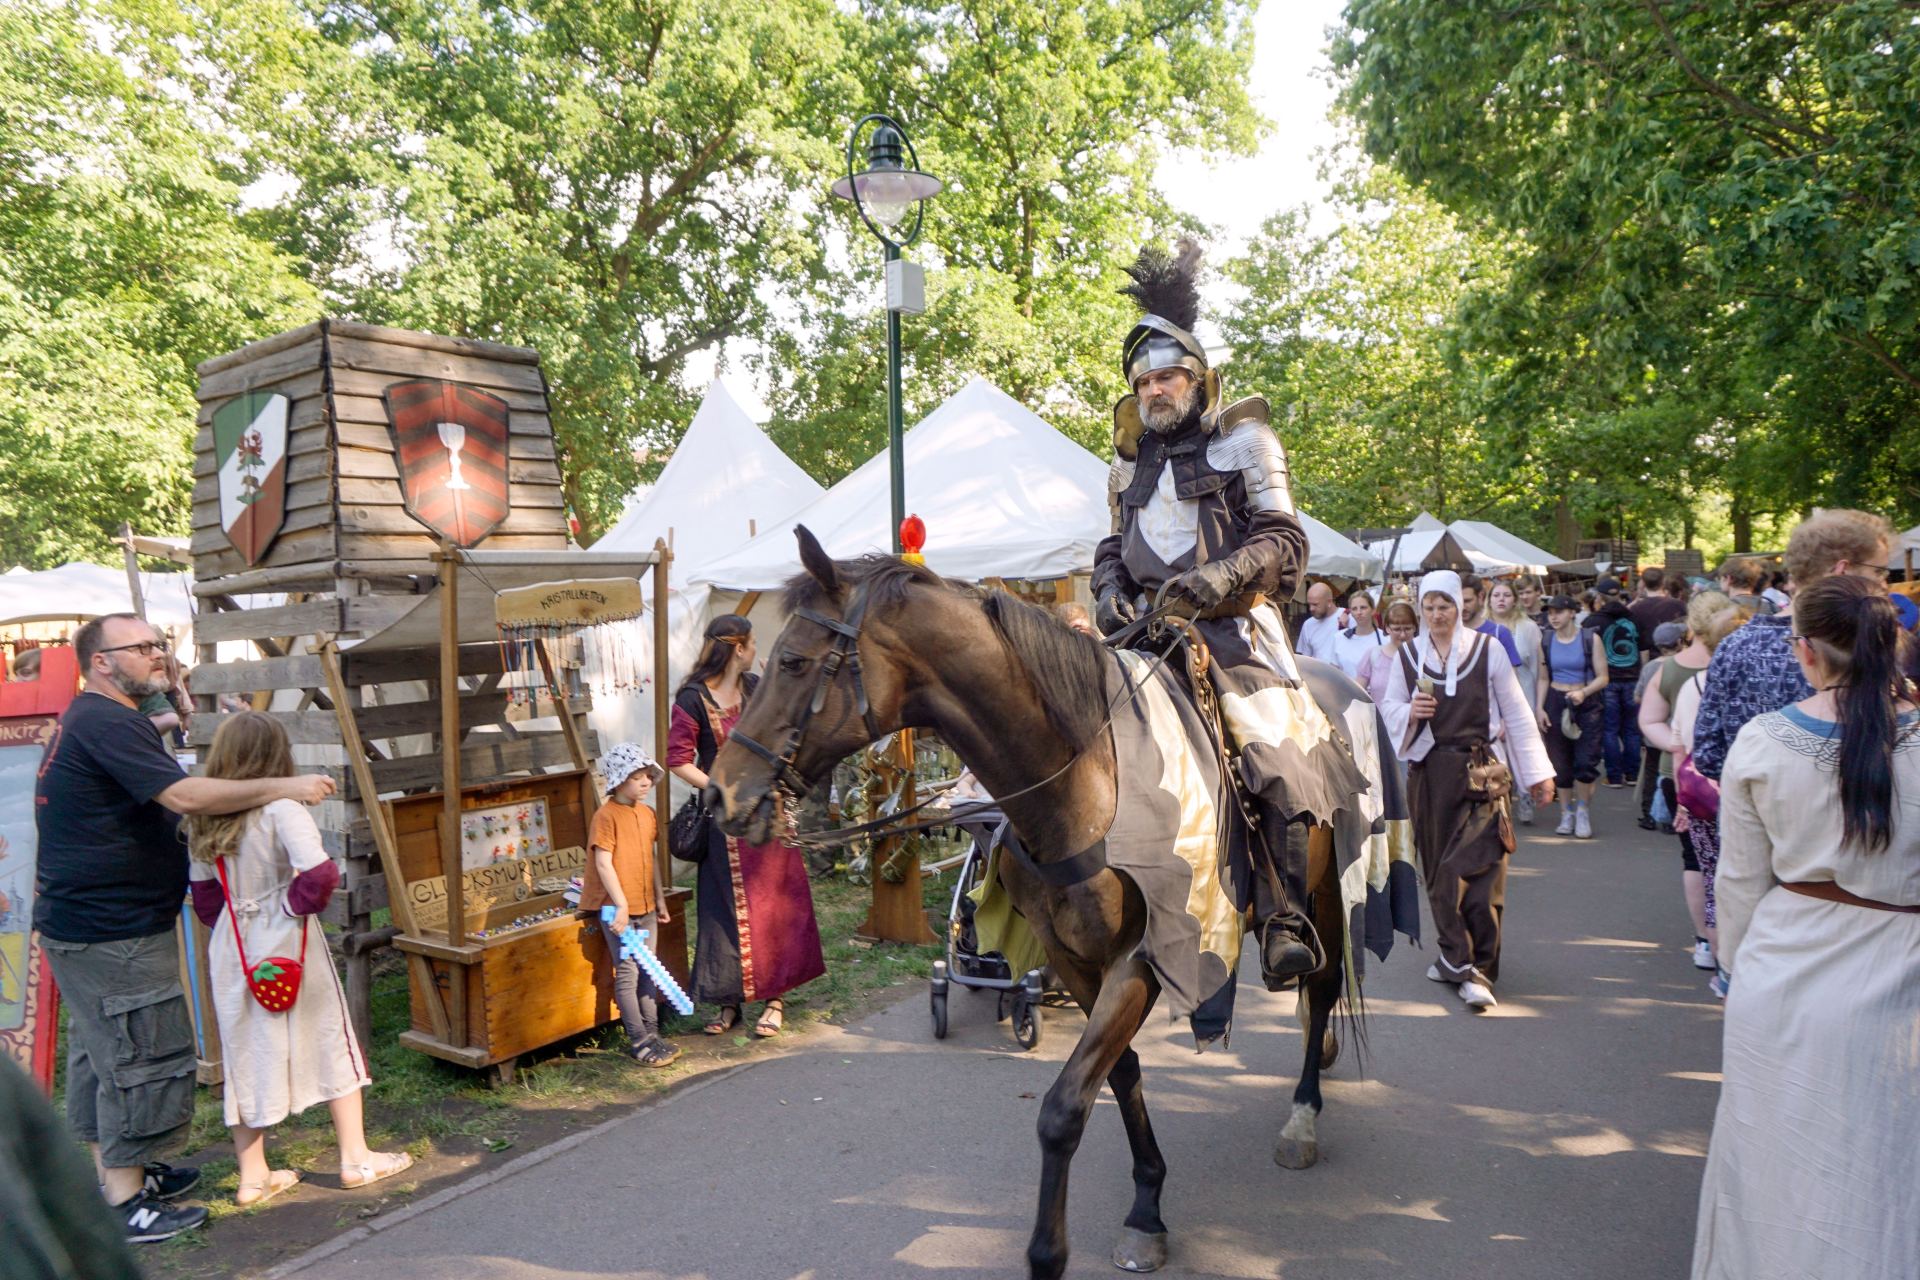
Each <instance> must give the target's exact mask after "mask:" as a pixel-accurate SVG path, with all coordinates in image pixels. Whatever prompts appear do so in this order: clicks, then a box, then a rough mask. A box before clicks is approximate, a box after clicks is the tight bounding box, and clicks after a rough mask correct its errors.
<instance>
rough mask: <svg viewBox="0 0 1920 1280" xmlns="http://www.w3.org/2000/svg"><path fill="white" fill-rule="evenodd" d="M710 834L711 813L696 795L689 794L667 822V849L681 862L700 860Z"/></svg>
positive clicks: (708, 846) (711, 833)
mask: <svg viewBox="0 0 1920 1280" xmlns="http://www.w3.org/2000/svg"><path fill="white" fill-rule="evenodd" d="M712 835H713V815H712V814H711V813H709V812H708V811H707V806H706V804H705V803H704V802H703V801H702V800H701V799H700V797H699V796H698V795H691V796H688V797H687V802H686V803H685V804H683V805H681V806H680V811H679V812H678V813H676V814H674V815H673V821H672V822H669V823H668V824H667V849H668V850H669V851H670V852H671V853H672V854H673V856H674V857H676V858H678V859H680V861H682V862H702V861H704V860H705V859H706V856H707V850H708V849H709V848H711V847H712V846H711V845H710V844H709V841H710V840H711V839H712Z"/></svg>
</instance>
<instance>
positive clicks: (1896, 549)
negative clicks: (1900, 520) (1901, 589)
mask: <svg viewBox="0 0 1920 1280" xmlns="http://www.w3.org/2000/svg"><path fill="white" fill-rule="evenodd" d="M1909 554H1911V555H1912V556H1913V563H1914V567H1915V568H1916V569H1920V524H1917V525H1915V526H1913V528H1911V529H1909V530H1907V531H1906V532H1905V533H1900V534H1895V535H1894V538H1893V545H1892V547H1891V548H1889V549H1888V551H1887V568H1889V569H1891V570H1893V571H1894V572H1895V573H1903V572H1905V571H1906V568H1907V556H1908V555H1909Z"/></svg>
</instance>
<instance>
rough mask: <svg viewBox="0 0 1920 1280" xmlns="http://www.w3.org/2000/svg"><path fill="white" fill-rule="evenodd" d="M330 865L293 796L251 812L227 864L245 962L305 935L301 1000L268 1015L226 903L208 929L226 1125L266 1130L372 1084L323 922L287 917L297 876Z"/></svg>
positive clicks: (291, 949)
mask: <svg viewBox="0 0 1920 1280" xmlns="http://www.w3.org/2000/svg"><path fill="white" fill-rule="evenodd" d="M326 861H327V851H326V849H325V848H324V847H322V845H321V843H320V830H319V828H318V827H316V826H315V825H314V822H313V818H312V816H311V815H310V814H308V812H307V809H306V806H304V805H301V804H298V803H296V802H294V801H292V800H275V801H274V802H273V803H271V804H269V805H265V806H263V807H262V808H259V809H256V810H254V811H253V813H251V814H250V815H248V817H247V820H246V825H245V826H243V827H242V828H241V830H240V838H239V841H238V842H237V844H236V846H235V848H234V853H233V856H232V857H231V858H229V859H227V868H226V870H227V883H228V886H229V887H230V888H231V889H232V892H233V915H234V919H235V920H236V921H237V922H238V923H239V926H240V936H241V938H242V939H244V941H245V943H246V953H247V959H248V960H249V961H250V962H251V963H253V964H255V965H257V964H259V963H260V961H262V960H264V959H266V958H267V957H269V956H287V957H289V958H298V957H299V955H300V939H301V934H302V933H303V932H304V933H305V934H306V939H307V962H306V966H305V968H304V970H303V972H302V977H301V981H300V995H299V998H298V999H296V1000H295V1001H294V1002H293V1007H292V1008H291V1009H288V1010H287V1011H286V1012H285V1013H269V1012H268V1011H267V1010H266V1009H265V1008H263V1007H261V1005H260V1003H259V1002H258V1001H257V1000H255V999H254V998H253V992H252V991H251V990H249V989H248V987H247V975H246V973H245V971H244V970H243V969H242V968H241V965H240V948H239V946H238V945H237V944H236V942H235V940H234V930H233V926H232V925H231V924H229V923H228V921H227V919H226V915H227V905H226V903H225V902H224V901H222V902H221V904H220V912H221V915H220V918H219V919H216V920H215V921H214V923H213V924H212V925H211V926H210V927H211V929H212V933H211V935H210V936H209V937H208V940H207V970H208V976H209V980H210V983H209V985H210V986H211V988H212V991H213V1007H214V1012H215V1014H216V1015H217V1016H218V1017H219V1021H220V1049H221V1055H222V1058H223V1060H224V1062H223V1067H224V1070H225V1073H226V1075H225V1083H224V1086H223V1090H222V1101H223V1103H224V1110H225V1119H226V1123H227V1124H228V1125H229V1126H232V1125H236V1124H243V1125H246V1126H247V1127H248V1128H250V1129H266V1128H270V1127H272V1126H273V1125H276V1124H278V1123H280V1122H281V1121H282V1120H285V1119H286V1118H287V1117H288V1116H290V1115H295V1114H297V1113H299V1112H301V1111H305V1110H306V1109H307V1108H308V1107H312V1106H317V1105H319V1104H320V1103H322V1102H331V1101H333V1100H334V1099H335V1098H341V1097H345V1096H346V1095H347V1094H350V1093H353V1092H355V1091H357V1090H359V1089H361V1088H363V1087H364V1086H366V1085H367V1084H369V1083H371V1077H370V1076H369V1075H368V1073H367V1060H366V1055H365V1054H363V1053H362V1052H361V1050H360V1045H359V1042H358V1041H357V1040H355V1039H354V1034H353V1024H352V1021H351V1020H350V1019H349V1018H348V1017H347V1000H346V995H345V993H344V992H342V990H341V989H340V978H339V975H338V974H336V973H335V972H334V969H333V960H332V955H331V953H330V952H329V951H328V949H327V937H326V933H325V931H324V930H322V928H321V926H320V919H319V917H318V916H317V915H294V914H292V912H291V910H290V905H289V902H288V890H289V889H290V888H291V887H292V885H293V881H294V878H295V877H297V876H299V875H300V874H301V873H302V872H306V871H311V870H313V869H315V868H316V867H320V866H322V865H323V864H325V863H326ZM190 874H191V875H192V878H193V879H195V880H198V881H209V880H213V879H214V878H215V870H214V868H213V866H212V865H211V864H209V863H205V862H195V863H194V864H193V866H192V868H191V872H190Z"/></svg>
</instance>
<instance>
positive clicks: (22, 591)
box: [0, 561, 199, 629]
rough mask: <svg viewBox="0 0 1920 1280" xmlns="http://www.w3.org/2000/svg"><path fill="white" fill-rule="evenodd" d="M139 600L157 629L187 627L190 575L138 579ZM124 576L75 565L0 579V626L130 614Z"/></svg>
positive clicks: (193, 606)
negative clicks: (144, 605)
mask: <svg viewBox="0 0 1920 1280" xmlns="http://www.w3.org/2000/svg"><path fill="white" fill-rule="evenodd" d="M140 594H141V597H142V598H143V599H144V601H145V603H146V611H147V620H148V621H149V622H151V623H153V624H154V625H155V626H156V627H172V628H176V629H181V628H186V627H191V626H192V625H193V616H194V614H195V613H197V612H198V611H199V602H198V601H196V600H195V599H194V598H193V575H192V574H187V573H142V574H141V575H140ZM132 612H133V593H132V592H131V591H129V590H128V589H127V571H126V570H125V569H124V568H109V567H107V566H106V565H100V564H86V563H84V562H80V561H75V562H73V563H71V564H63V565H61V566H60V567H59V568H57V569H43V570H41V571H40V572H38V573H34V572H30V571H21V572H9V573H6V574H4V575H0V626H4V625H9V624H14V623H28V622H84V621H86V620H87V619H89V618H98V617H102V616H104V615H106V614H109V613H132Z"/></svg>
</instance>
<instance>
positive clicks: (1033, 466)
mask: <svg viewBox="0 0 1920 1280" xmlns="http://www.w3.org/2000/svg"><path fill="white" fill-rule="evenodd" d="M904 450H905V467H906V476H907V511H908V512H909V513H912V514H916V515H918V516H919V517H920V518H921V519H922V520H924V521H926V524H927V550H926V556H927V564H928V567H930V568H932V569H934V570H935V571H936V572H939V573H942V574H945V575H947V576H949V577H954V578H960V579H964V580H968V581H978V580H979V579H982V578H992V577H999V578H1059V577H1064V576H1066V575H1067V574H1069V573H1073V572H1085V571H1086V570H1087V569H1088V567H1089V566H1091V565H1092V564H1093V548H1094V546H1095V544H1096V543H1098V542H1099V541H1100V539H1101V538H1103V537H1105V536H1106V532H1107V526H1108V523H1109V521H1108V516H1107V464H1106V463H1104V462H1102V461H1100V459H1098V458H1096V457H1094V456H1093V455H1092V454H1091V453H1089V452H1087V451H1086V450H1085V449H1083V448H1081V447H1080V446H1079V445H1077V444H1075V443H1074V442H1073V441H1071V440H1069V439H1068V438H1067V437H1066V436H1063V435H1061V434H1060V433H1059V432H1058V431H1056V430H1054V428H1052V427H1051V426H1049V425H1047V423H1046V422H1045V421H1044V420H1042V419H1041V418H1040V417H1039V415H1037V414H1035V413H1034V412H1033V411H1032V410H1031V409H1028V408H1027V407H1026V406H1025V405H1023V404H1021V403H1020V402H1019V401H1017V400H1015V399H1014V398H1013V397H1012V396H1009V395H1008V394H1007V393H1006V392H1004V391H1002V390H1000V389H999V388H998V387H996V386H994V385H993V384H992V383H991V382H988V381H987V380H986V379H985V378H980V377H975V378H973V379H972V380H971V381H969V382H968V383H967V385H966V386H964V387H962V388H960V390H958V391H956V392H955V393H954V394H953V395H952V396H951V397H950V398H949V399H948V400H947V401H946V403H944V404H942V405H941V406H940V407H939V408H937V409H935V410H934V411H933V412H932V413H930V414H928V415H927V416H926V417H925V418H923V419H921V421H920V422H919V423H918V424H917V425H916V426H914V427H913V429H912V430H910V431H908V432H907V433H906V437H905V441H904ZM891 523H892V500H891V496H890V487H889V479H888V460H887V453H886V450H884V449H883V450H881V451H880V452H879V453H877V454H875V455H874V456H873V457H871V458H869V459H868V460H867V461H866V462H865V463H863V464H862V465H861V466H860V467H859V468H858V469H857V470H855V471H854V472H853V473H852V474H851V475H849V476H847V477H846V479H844V480H842V481H841V482H840V483H839V484H837V485H835V486H834V487H833V488H831V489H829V490H828V491H827V492H826V493H824V494H822V495H821V496H820V497H818V498H816V499H815V500H814V501H813V502H811V503H809V504H808V505H807V506H805V507H804V508H802V509H801V510H799V511H797V512H794V513H793V514H791V515H789V516H788V517H787V518H786V519H784V520H781V521H780V522H779V523H778V524H776V525H774V526H773V527H771V528H767V529H765V531H764V532H762V533H761V534H760V536H759V537H757V538H755V539H754V540H753V541H751V542H749V543H746V544H745V545H744V546H740V547H737V548H735V549H734V550H733V551H731V552H729V553H727V554H725V555H722V556H720V557H719V558H718V559H715V560H712V561H709V562H707V563H705V564H701V565H699V566H696V567H695V568H694V569H692V570H690V572H689V579H690V580H691V581H696V582H709V583H712V584H713V585H714V586H717V587H724V588H730V589H733V590H737V591H765V590H769V589H771V588H774V587H777V586H779V585H780V584H781V583H783V582H785V581H786V580H787V579H788V578H789V577H791V576H792V575H793V574H794V573H795V572H796V571H797V570H798V568H799V555H798V552H797V550H796V548H795V545H794V540H793V529H794V526H795V525H799V524H804V525H806V526H807V528H808V529H810V530H812V531H813V534H814V536H815V537H817V538H819V539H820V542H821V545H822V546H824V547H826V549H827V551H828V552H829V553H831V554H832V555H835V556H839V557H843V558H844V557H850V556H857V555H861V554H864V553H866V552H869V551H880V552H884V551H888V550H890V549H891V548H892V546H893V533H892V530H891V529H890V528H889V527H888V526H889V525H890V524H891Z"/></svg>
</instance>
